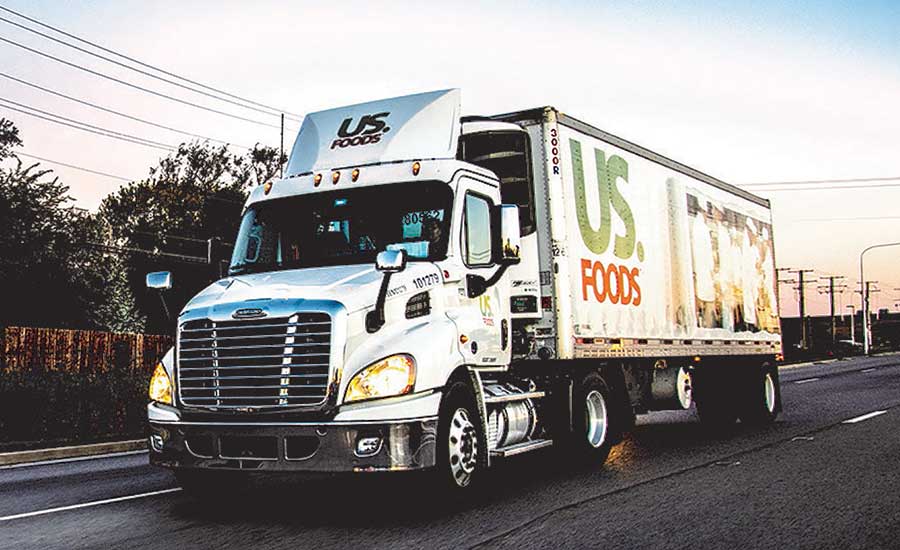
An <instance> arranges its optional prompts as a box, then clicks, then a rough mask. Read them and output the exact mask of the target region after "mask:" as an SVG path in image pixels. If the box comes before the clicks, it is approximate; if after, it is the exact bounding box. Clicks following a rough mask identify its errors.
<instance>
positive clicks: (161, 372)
mask: <svg viewBox="0 0 900 550" xmlns="http://www.w3.org/2000/svg"><path fill="white" fill-rule="evenodd" d="M150 400H151V401H156V402H157V403H165V404H166V405H171V404H172V381H171V380H169V375H168V374H166V369H165V367H163V366H162V363H157V365H156V369H155V370H154V371H153V376H151V377H150Z"/></svg>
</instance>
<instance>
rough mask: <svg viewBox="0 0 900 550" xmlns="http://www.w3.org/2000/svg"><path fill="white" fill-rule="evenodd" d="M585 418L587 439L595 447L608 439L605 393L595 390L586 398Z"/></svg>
mask: <svg viewBox="0 0 900 550" xmlns="http://www.w3.org/2000/svg"><path fill="white" fill-rule="evenodd" d="M584 420H585V422H584V423H585V426H586V427H587V441H588V444H589V445H590V446H591V447H594V448H595V449H596V448H598V447H600V446H601V445H603V443H604V442H605V441H606V424H607V422H606V400H605V399H603V394H601V393H600V392H598V391H597V390H593V391H591V392H590V393H588V394H587V397H586V398H585V400H584Z"/></svg>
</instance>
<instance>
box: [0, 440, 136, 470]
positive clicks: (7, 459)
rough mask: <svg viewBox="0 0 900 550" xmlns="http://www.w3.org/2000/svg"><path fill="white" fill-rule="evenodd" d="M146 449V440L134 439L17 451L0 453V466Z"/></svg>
mask: <svg viewBox="0 0 900 550" xmlns="http://www.w3.org/2000/svg"><path fill="white" fill-rule="evenodd" d="M146 448H147V440H146V439H132V440H130V441H116V442H113V443H94V444H91V445H75V446H72V447H55V448H53V449H36V450H33V451H16V452H14V453H0V466H7V465H10V464H25V463H28V462H43V461H45V460H56V459H61V458H79V457H85V456H93V455H105V454H110V453H123V452H128V451H142V450H144V449H146Z"/></svg>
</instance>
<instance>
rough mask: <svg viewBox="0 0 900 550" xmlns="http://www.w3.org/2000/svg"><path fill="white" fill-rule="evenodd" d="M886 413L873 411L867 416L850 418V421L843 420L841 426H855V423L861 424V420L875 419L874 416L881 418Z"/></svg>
mask: <svg viewBox="0 0 900 550" xmlns="http://www.w3.org/2000/svg"><path fill="white" fill-rule="evenodd" d="M886 412H887V411H873V412H870V413H868V414H864V415H862V416H857V417H856V418H851V419H850V420H844V421H843V422H842V424H856V423H857V422H862V421H863V420H868V419H870V418H875V417H876V416H881V415H883V414H884V413H886Z"/></svg>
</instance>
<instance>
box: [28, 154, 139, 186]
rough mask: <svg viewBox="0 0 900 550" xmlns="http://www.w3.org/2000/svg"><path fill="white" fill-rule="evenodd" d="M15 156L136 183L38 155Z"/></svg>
mask: <svg viewBox="0 0 900 550" xmlns="http://www.w3.org/2000/svg"><path fill="white" fill-rule="evenodd" d="M13 155H14V156H17V157H25V158H30V159H34V160H39V161H41V162H49V163H51V164H58V165H60V166H65V167H66V168H73V169H75V170H81V171H82V172H88V173H91V174H96V175H98V176H106V177H107V178H113V179H117V180H122V181H127V182H131V181H135V180H133V179H129V178H126V177H122V176H116V175H114V174H107V173H106V172H100V171H99V170H92V169H90V168H84V167H83V166H75V165H74V164H67V163H65V162H60V161H58V160H51V159H45V158H43V157H39V156H36V155H29V154H28V153H19V152H15V153H13Z"/></svg>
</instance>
